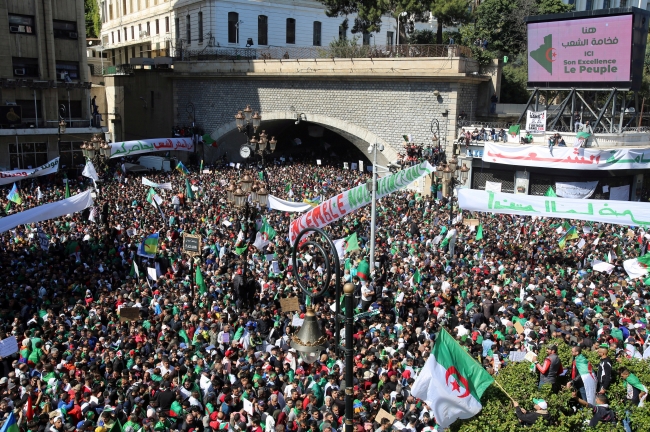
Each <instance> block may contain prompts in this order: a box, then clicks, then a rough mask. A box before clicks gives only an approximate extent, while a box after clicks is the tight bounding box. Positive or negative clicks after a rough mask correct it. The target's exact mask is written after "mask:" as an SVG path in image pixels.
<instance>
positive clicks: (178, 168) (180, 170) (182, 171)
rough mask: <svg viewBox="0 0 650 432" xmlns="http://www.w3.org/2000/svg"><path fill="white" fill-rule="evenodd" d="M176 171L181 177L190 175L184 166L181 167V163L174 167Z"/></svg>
mask: <svg viewBox="0 0 650 432" xmlns="http://www.w3.org/2000/svg"><path fill="white" fill-rule="evenodd" d="M176 169H177V170H178V171H179V172H180V173H181V174H183V175H188V174H189V173H190V170H188V169H187V168H186V167H185V165H183V162H181V161H178V164H177V165H176Z"/></svg>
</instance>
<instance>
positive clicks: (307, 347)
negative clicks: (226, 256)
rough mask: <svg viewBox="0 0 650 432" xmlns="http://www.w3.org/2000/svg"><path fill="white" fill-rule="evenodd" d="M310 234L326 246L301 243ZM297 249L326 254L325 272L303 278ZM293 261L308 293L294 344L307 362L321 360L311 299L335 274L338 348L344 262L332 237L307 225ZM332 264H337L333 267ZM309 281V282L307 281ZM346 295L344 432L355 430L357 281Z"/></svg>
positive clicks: (322, 346) (295, 248) (324, 289)
mask: <svg viewBox="0 0 650 432" xmlns="http://www.w3.org/2000/svg"><path fill="white" fill-rule="evenodd" d="M311 234H319V235H320V237H321V239H322V240H323V241H324V244H325V246H323V245H322V244H321V243H319V242H318V241H317V240H316V239H314V238H311V239H309V240H306V241H304V243H303V242H301V239H302V238H303V237H306V236H310V235H311ZM298 249H301V250H305V249H311V251H310V252H312V255H313V256H315V255H321V256H322V257H323V261H324V262H323V265H322V266H323V268H324V271H323V274H322V276H321V277H320V278H319V279H307V278H302V277H301V275H300V272H299V267H300V266H299V265H298V261H297V258H298ZM291 257H292V262H293V275H294V278H295V280H296V282H297V284H298V286H300V288H301V289H302V291H303V293H304V294H305V296H306V312H305V320H304V322H303V324H302V326H301V327H300V330H299V331H298V333H297V334H295V335H294V336H293V337H292V338H291V347H292V348H294V349H295V350H296V351H298V352H299V353H300V356H301V357H302V359H303V361H304V362H305V363H308V364H312V363H314V362H315V361H316V360H318V358H319V356H320V353H321V352H322V351H323V350H324V349H325V345H326V343H327V337H326V336H325V335H324V334H323V331H322V330H321V328H320V325H319V324H318V321H317V320H316V314H315V312H314V309H313V306H312V300H313V299H315V298H318V297H320V296H322V295H323V294H325V293H326V292H327V291H328V290H329V289H330V288H331V282H332V276H334V288H335V291H336V292H335V297H334V298H335V301H336V311H335V314H336V320H335V321H336V329H335V331H336V339H335V343H336V349H337V350H338V349H339V345H340V342H339V340H340V331H339V328H338V327H339V326H338V323H339V309H340V301H339V298H340V291H341V263H340V261H339V256H338V253H337V252H336V247H335V246H334V243H333V242H332V239H330V238H329V236H328V235H327V234H326V233H325V232H324V231H323V230H321V229H320V228H305V229H304V230H302V231H301V232H300V234H298V237H297V238H296V241H295V242H294V244H293V248H292V253H291ZM332 266H333V267H334V268H333V269H332ZM308 281H309V282H308ZM308 283H310V284H315V286H308V285H307V284H308ZM343 293H344V295H345V426H344V429H343V430H344V432H352V431H353V423H352V422H353V418H354V411H353V406H352V403H353V400H354V395H353V382H354V381H353V379H354V377H353V374H352V369H353V367H354V363H353V361H352V360H353V347H352V343H353V342H352V341H353V339H352V333H353V331H354V329H353V321H354V299H353V297H352V295H353V293H354V284H352V283H346V284H345V286H344V287H343Z"/></svg>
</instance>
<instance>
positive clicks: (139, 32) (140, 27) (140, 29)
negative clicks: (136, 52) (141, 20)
mask: <svg viewBox="0 0 650 432" xmlns="http://www.w3.org/2000/svg"><path fill="white" fill-rule="evenodd" d="M138 37H142V24H138Z"/></svg>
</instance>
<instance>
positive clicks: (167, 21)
mask: <svg viewBox="0 0 650 432" xmlns="http://www.w3.org/2000/svg"><path fill="white" fill-rule="evenodd" d="M165 33H169V17H165Z"/></svg>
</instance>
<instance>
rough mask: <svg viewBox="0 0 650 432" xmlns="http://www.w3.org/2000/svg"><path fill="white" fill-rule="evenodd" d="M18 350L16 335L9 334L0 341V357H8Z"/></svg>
mask: <svg viewBox="0 0 650 432" xmlns="http://www.w3.org/2000/svg"><path fill="white" fill-rule="evenodd" d="M17 352H18V341H17V340H16V336H10V337H8V338H7V339H3V340H1V341H0V357H9V356H10V355H12V354H15V353H17Z"/></svg>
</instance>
